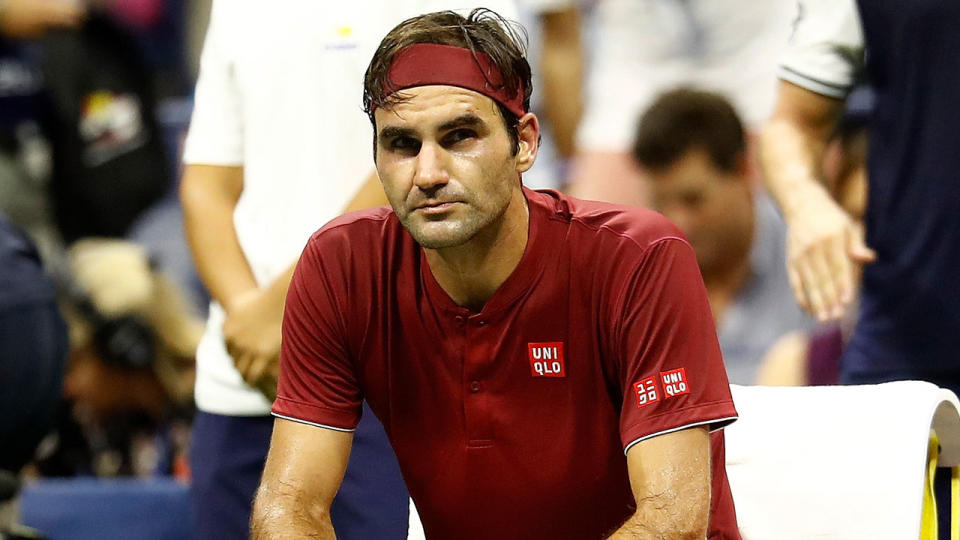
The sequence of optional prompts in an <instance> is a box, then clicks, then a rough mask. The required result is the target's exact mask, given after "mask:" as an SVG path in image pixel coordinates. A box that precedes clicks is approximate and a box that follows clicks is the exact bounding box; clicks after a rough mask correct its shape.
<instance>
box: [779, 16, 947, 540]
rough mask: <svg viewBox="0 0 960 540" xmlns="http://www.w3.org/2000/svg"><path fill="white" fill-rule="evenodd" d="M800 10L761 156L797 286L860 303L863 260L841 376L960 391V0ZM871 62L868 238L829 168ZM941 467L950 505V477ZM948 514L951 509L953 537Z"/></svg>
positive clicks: (830, 314)
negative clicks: (842, 121) (831, 188)
mask: <svg viewBox="0 0 960 540" xmlns="http://www.w3.org/2000/svg"><path fill="white" fill-rule="evenodd" d="M800 5H801V6H802V9H801V11H800V14H801V16H800V18H799V19H798V20H797V22H796V28H795V31H794V34H793V36H792V38H791V40H790V44H789V48H788V50H787V52H786V53H785V55H784V57H783V58H782V60H781V63H780V78H781V79H782V80H781V82H780V90H779V97H778V102H777V105H776V107H775V110H774V113H773V116H772V118H771V119H770V122H769V123H768V124H767V126H766V128H765V129H764V132H763V137H762V139H763V140H762V153H761V154H762V158H763V162H764V167H765V169H766V171H767V174H766V180H767V185H768V187H769V190H770V192H771V193H772V194H773V195H774V197H775V198H776V200H777V202H778V203H779V205H780V208H781V209H782V211H783V214H784V217H785V220H786V222H787V226H788V263H787V264H788V267H789V272H790V275H791V283H792V285H793V289H794V295H795V296H796V298H797V300H798V302H799V303H800V304H801V305H802V306H803V307H804V308H806V309H809V310H810V311H811V312H812V313H814V314H815V315H816V316H817V317H818V318H820V319H822V320H826V319H831V318H832V319H836V318H839V317H841V316H842V315H843V312H844V309H845V308H846V307H847V306H849V305H850V304H851V303H852V302H853V300H854V297H855V290H856V281H857V280H856V276H857V272H858V269H859V267H861V266H863V278H862V284H861V295H860V304H859V315H858V317H857V324H856V329H855V330H854V332H853V336H852V337H851V338H850V342H849V343H848V344H847V348H846V351H845V352H844V355H843V360H842V364H841V372H840V380H841V382H844V383H851V384H863V383H879V382H885V381H893V380H902V379H920V380H926V381H930V382H932V383H935V384H937V385H939V386H942V387H944V388H948V389H951V390H953V391H954V392H958V391H960V358H958V354H957V351H958V350H960V332H958V331H957V330H958V329H960V281H958V280H957V279H956V276H957V268H960V212H958V211H957V209H958V208H960V175H958V172H957V171H960V142H958V139H957V137H956V133H955V132H956V126H957V125H960V108H958V107H957V106H956V96H958V95H960V69H958V66H960V64H958V60H957V56H956V54H955V53H956V51H958V50H960V3H957V2H955V1H951V0H931V1H929V2H908V3H903V2H894V1H892V0H882V1H876V2H854V1H853V0H843V1H834V0H813V1H804V2H800ZM865 51H869V54H865ZM859 71H864V72H865V74H866V79H867V81H868V83H869V84H870V85H871V87H872V88H873V90H874V92H875V96H876V102H875V105H874V112H873V114H872V116H871V118H870V127H869V137H868V138H869V148H870V153H869V156H868V159H867V173H868V182H867V184H868V189H867V193H868V197H867V207H866V215H865V219H864V222H865V230H866V233H865V235H864V231H863V230H862V229H861V228H860V227H859V226H858V224H857V222H856V220H855V219H854V218H853V217H851V216H850V215H848V214H847V213H846V212H844V211H843V209H842V208H841V207H840V206H839V205H838V204H837V202H836V201H835V200H834V199H833V198H831V197H830V194H829V192H828V190H827V189H826V188H825V187H824V185H823V184H822V183H821V182H820V181H819V178H818V171H817V164H818V163H820V155H821V154H822V152H823V149H824V147H825V142H826V140H827V138H828V136H829V134H830V131H831V130H832V129H833V126H834V125H835V123H836V120H837V118H838V117H839V116H840V114H841V112H842V110H843V102H844V99H845V98H846V97H847V94H848V92H849V91H850V88H851V87H852V85H853V83H854V81H855V79H856V76H857V74H858V72H859ZM940 476H941V477H938V479H937V483H938V490H939V491H938V496H940V497H941V501H944V500H945V499H944V498H943V494H944V493H949V490H948V489H945V488H948V482H945V481H944V480H943V478H942V475H940ZM947 480H949V479H947ZM943 506H944V505H943V504H942V505H941V508H943ZM946 507H947V508H949V505H946ZM948 516H949V512H941V513H940V517H941V521H940V524H941V532H942V533H944V534H946V533H948V531H949V530H950V529H949V526H947V525H946V524H947V523H948V521H947V517H948Z"/></svg>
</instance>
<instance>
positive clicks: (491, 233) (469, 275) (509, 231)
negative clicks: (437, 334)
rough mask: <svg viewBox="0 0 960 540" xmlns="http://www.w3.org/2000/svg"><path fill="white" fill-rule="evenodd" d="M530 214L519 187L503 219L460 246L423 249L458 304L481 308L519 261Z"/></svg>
mask: <svg viewBox="0 0 960 540" xmlns="http://www.w3.org/2000/svg"><path fill="white" fill-rule="evenodd" d="M529 222H530V213H529V209H528V208H527V200H526V198H525V197H524V196H523V190H521V189H517V190H516V192H515V194H514V196H513V198H512V199H511V200H510V204H509V205H508V206H507V210H506V211H505V212H504V214H503V216H501V218H500V219H498V220H497V221H495V222H494V223H492V224H490V225H489V226H488V227H487V228H486V229H484V230H482V231H480V232H479V233H477V235H476V236H474V237H473V238H471V239H470V241H469V242H467V243H466V244H463V245H461V246H456V247H452V248H445V249H424V253H425V254H426V257H427V264H429V265H430V272H431V273H432V274H433V277H434V278H435V279H436V280H437V283H438V284H440V287H441V288H443V290H444V291H446V293H447V294H448V295H449V296H450V298H451V299H452V300H453V301H454V302H455V303H456V304H457V305H459V306H462V307H465V308H468V309H470V310H473V311H480V310H481V309H483V305H484V304H485V303H486V302H487V300H489V299H490V298H491V297H492V296H493V294H494V293H495V292H496V291H497V289H498V288H499V287H500V285H503V282H505V281H506V280H507V278H508V277H510V274H511V273H512V272H513V270H514V269H515V268H516V267H517V265H518V264H520V259H521V258H522V257H523V252H524V250H525V249H526V247H527V230H528V225H529Z"/></svg>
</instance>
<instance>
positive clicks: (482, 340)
mask: <svg viewBox="0 0 960 540" xmlns="http://www.w3.org/2000/svg"><path fill="white" fill-rule="evenodd" d="M530 88H531V86H530V68H529V66H528V64H527V62H526V60H525V58H524V56H523V49H522V47H521V46H520V45H519V44H518V40H517V39H516V35H515V34H514V33H513V32H512V31H511V30H509V26H508V25H506V24H505V22H504V21H502V20H501V19H500V18H499V17H497V16H496V15H495V14H493V13H490V12H488V11H485V10H475V11H474V12H473V13H471V14H470V15H469V16H468V17H466V18H464V17H462V16H460V15H457V14H455V13H451V12H443V13H432V14H428V15H424V16H421V17H417V18H414V19H411V20H408V21H406V22H404V23H402V24H401V25H399V26H397V27H396V28H395V29H393V30H392V31H391V32H390V33H389V34H388V35H387V37H386V38H384V40H383V42H382V43H381V46H380V48H379V49H378V50H377V53H376V54H375V55H374V58H373V60H372V62H371V64H370V67H369V68H368V70H367V75H366V80H365V95H364V104H365V106H366V109H367V111H368V113H369V114H370V117H371V121H372V122H373V126H374V153H375V161H376V165H377V171H378V173H379V175H380V179H381V181H382V182H383V186H384V189H385V192H386V194H387V198H388V199H389V200H390V203H391V206H392V209H391V208H386V207H384V208H380V209H377V210H372V211H365V212H360V213H354V214H348V215H346V216H343V217H341V218H338V219H336V220H334V221H333V222H331V223H329V224H328V225H326V226H325V227H323V228H322V229H321V230H320V231H318V232H317V233H316V234H314V235H313V237H312V238H311V239H310V241H309V243H308V245H307V246H306V248H305V249H304V252H303V255H302V256H301V260H300V263H299V265H298V267H297V270H296V272H295V274H294V278H293V281H292V283H291V285H290V292H289V295H288V297H287V304H286V313H285V316H284V324H283V351H282V367H281V374H280V383H279V390H278V397H277V400H276V402H275V404H274V408H273V412H274V415H275V416H276V417H277V420H276V424H275V427H274V432H273V439H272V442H271V447H270V454H269V457H268V459H267V464H266V468H265V471H264V476H263V480H262V482H261V486H260V489H259V491H258V495H257V500H256V503H255V505H254V517H253V522H252V528H253V536H254V538H301V537H307V536H309V537H311V538H315V537H320V538H333V537H334V536H333V534H334V533H333V529H332V527H331V525H330V520H329V512H328V511H329V507H330V502H331V500H332V498H333V496H334V495H335V494H336V492H337V488H338V485H339V482H340V479H341V477H342V475H343V471H344V468H345V466H346V464H347V459H348V456H349V453H350V445H351V439H352V436H351V431H352V429H353V428H354V426H356V424H357V421H358V418H359V415H360V410H361V407H360V405H361V401H362V399H363V398H366V399H367V400H368V402H369V403H370V406H371V408H372V409H373V411H374V412H375V413H376V414H377V416H378V417H379V418H380V420H381V421H382V422H383V425H384V427H385V428H386V431H387V434H388V435H389V437H390V440H391V442H392V444H393V446H394V448H395V450H396V452H397V457H398V459H399V461H400V465H401V469H402V471H403V474H404V478H405V480H406V482H407V485H408V487H409V490H410V493H411V495H412V497H413V499H414V502H415V503H416V504H417V507H418V509H419V510H420V515H421V519H422V521H423V525H424V530H425V532H426V534H427V537H428V538H430V539H486V538H524V539H537V538H549V539H570V540H584V539H600V538H704V537H705V536H708V537H709V538H723V539H727V538H734V539H736V538H739V535H738V532H737V527H736V517H735V514H734V508H733V501H732V499H731V497H730V491H729V487H728V485H727V480H726V472H725V469H724V462H723V440H722V432H720V431H715V433H713V434H712V435H711V434H709V432H710V431H713V430H717V429H718V428H720V427H722V426H724V425H726V424H727V423H729V422H731V421H732V420H734V419H735V418H736V411H735V410H734V407H733V403H732V401H731V398H730V392H729V387H728V385H727V377H726V373H725V371H724V367H723V363H722V360H721V357H720V350H719V346H718V345H717V338H716V332H715V330H714V327H713V322H712V318H711V315H710V307H709V305H708V303H707V298H706V294H705V291H704V286H703V281H702V279H701V277H700V274H699V271H698V269H697V263H696V260H695V256H694V253H693V250H692V249H691V248H690V245H689V244H688V243H687V242H686V240H684V239H683V237H682V235H681V234H680V232H679V231H678V230H677V229H676V228H675V227H674V226H672V225H671V224H670V223H669V222H667V221H666V220H665V219H664V218H663V217H662V216H660V215H658V214H655V213H653V212H649V211H646V210H642V209H636V208H626V207H619V206H613V205H608V204H602V203H593V202H586V201H580V200H576V199H572V198H569V197H565V196H562V195H560V194H557V193H554V192H549V191H544V192H535V191H530V190H527V189H525V188H523V187H522V185H521V182H520V175H521V173H523V172H524V171H526V170H528V169H529V168H530V167H531V166H532V165H533V162H534V160H535V159H536V155H537V147H538V144H539V135H540V132H539V124H538V121H537V118H536V116H534V115H533V114H532V113H530V112H528V106H529V99H530Z"/></svg>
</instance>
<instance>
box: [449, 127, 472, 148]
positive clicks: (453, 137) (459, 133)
mask: <svg viewBox="0 0 960 540" xmlns="http://www.w3.org/2000/svg"><path fill="white" fill-rule="evenodd" d="M476 136H477V134H476V132H475V131H473V130H472V129H455V130H453V131H451V132H450V133H447V134H446V135H445V136H444V137H443V142H444V143H445V144H448V145H450V144H456V143H458V142H461V141H465V140H467V139H472V138H474V137H476Z"/></svg>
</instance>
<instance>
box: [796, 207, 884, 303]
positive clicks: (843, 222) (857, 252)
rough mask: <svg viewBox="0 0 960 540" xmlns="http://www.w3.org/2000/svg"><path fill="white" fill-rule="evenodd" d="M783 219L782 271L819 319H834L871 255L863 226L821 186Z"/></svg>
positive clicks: (852, 292) (850, 297)
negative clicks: (784, 252)
mask: <svg viewBox="0 0 960 540" xmlns="http://www.w3.org/2000/svg"><path fill="white" fill-rule="evenodd" d="M786 221H787V271H788V273H789V276H790V286H791V287H792V288H793V294H794V296H795V297H796V299H797V303H798V304H800V307H802V308H803V309H804V310H806V311H807V312H808V313H810V314H811V315H813V316H815V317H816V318H817V319H819V320H821V321H826V320H829V319H839V318H840V317H841V316H843V312H844V309H845V308H846V307H847V306H848V305H850V303H851V302H853V299H854V296H855V294H856V289H857V284H858V282H859V273H860V270H861V267H862V265H864V264H866V263H869V262H872V261H873V260H875V259H876V254H875V253H874V251H873V250H872V249H870V248H869V247H867V245H866V243H865V242H864V238H863V228H862V227H860V226H859V225H858V224H857V223H855V222H854V221H853V220H852V219H851V218H850V216H848V215H847V214H846V213H845V212H844V211H843V210H842V209H840V207H839V206H838V205H837V203H836V202H834V200H833V199H831V198H830V196H829V195H828V194H827V193H826V191H822V190H817V191H815V192H811V194H810V195H809V197H808V198H807V199H806V200H804V201H800V202H799V203H798V204H796V205H795V206H794V207H793V209H792V211H791V213H790V214H789V215H787V216H786Z"/></svg>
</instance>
